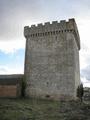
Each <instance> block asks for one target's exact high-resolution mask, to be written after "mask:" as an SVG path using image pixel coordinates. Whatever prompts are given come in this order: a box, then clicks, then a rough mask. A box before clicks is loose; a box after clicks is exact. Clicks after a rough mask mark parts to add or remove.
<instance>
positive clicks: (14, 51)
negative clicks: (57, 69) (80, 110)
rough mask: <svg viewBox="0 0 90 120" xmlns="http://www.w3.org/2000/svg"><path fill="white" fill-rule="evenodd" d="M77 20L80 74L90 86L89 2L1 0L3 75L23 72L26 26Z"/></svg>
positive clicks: (0, 72)
mask: <svg viewBox="0 0 90 120" xmlns="http://www.w3.org/2000/svg"><path fill="white" fill-rule="evenodd" d="M69 18H75V20H76V23H77V26H78V30H79V34H80V41H81V50H80V52H79V53H80V75H81V78H80V79H81V81H82V82H83V84H84V87H90V30H89V29H90V0H0V74H22V73H24V57H25V38H24V35H23V31H24V26H30V25H32V24H37V23H44V22H48V21H50V22H51V21H60V20H68V19H69Z"/></svg>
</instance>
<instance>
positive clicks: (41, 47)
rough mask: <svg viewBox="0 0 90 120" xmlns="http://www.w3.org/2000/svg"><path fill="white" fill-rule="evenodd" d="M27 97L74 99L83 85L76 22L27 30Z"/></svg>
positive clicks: (33, 26) (28, 28)
mask: <svg viewBox="0 0 90 120" xmlns="http://www.w3.org/2000/svg"><path fill="white" fill-rule="evenodd" d="M24 36H25V38H26V55H25V78H26V82H27V87H26V95H27V96H28V97H40V98H51V99H60V98H63V97H66V98H75V97H76V89H77V87H78V85H79V84H80V68H79V50H80V38H79V33H78V29H77V25H76V22H75V20H74V19H69V20H68V21H65V20H62V21H60V23H58V22H57V21H53V22H52V24H50V23H49V22H47V23H45V24H44V25H42V24H38V25H37V26H35V25H32V26H31V27H29V26H26V27H25V28H24Z"/></svg>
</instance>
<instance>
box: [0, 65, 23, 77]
mask: <svg viewBox="0 0 90 120" xmlns="http://www.w3.org/2000/svg"><path fill="white" fill-rule="evenodd" d="M22 73H24V69H23V67H22V66H19V67H14V66H12V67H9V66H8V65H0V74H2V75H3V74H22Z"/></svg>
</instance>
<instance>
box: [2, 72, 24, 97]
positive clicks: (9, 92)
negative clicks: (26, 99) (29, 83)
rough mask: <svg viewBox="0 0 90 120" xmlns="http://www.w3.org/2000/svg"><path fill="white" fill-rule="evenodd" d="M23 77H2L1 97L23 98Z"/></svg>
mask: <svg viewBox="0 0 90 120" xmlns="http://www.w3.org/2000/svg"><path fill="white" fill-rule="evenodd" d="M22 80H23V75H21V74H19V75H17V74H15V75H0V97H8V98H16V97H20V96H21V84H22Z"/></svg>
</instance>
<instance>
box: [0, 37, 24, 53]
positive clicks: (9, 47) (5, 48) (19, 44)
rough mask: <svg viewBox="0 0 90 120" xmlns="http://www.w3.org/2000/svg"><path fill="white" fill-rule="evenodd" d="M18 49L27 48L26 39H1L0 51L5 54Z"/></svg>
mask: <svg viewBox="0 0 90 120" xmlns="http://www.w3.org/2000/svg"><path fill="white" fill-rule="evenodd" d="M18 49H25V39H22V40H12V41H11V40H9V41H0V51H2V52H4V53H5V54H10V53H14V52H16V51H17V50H18Z"/></svg>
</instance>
